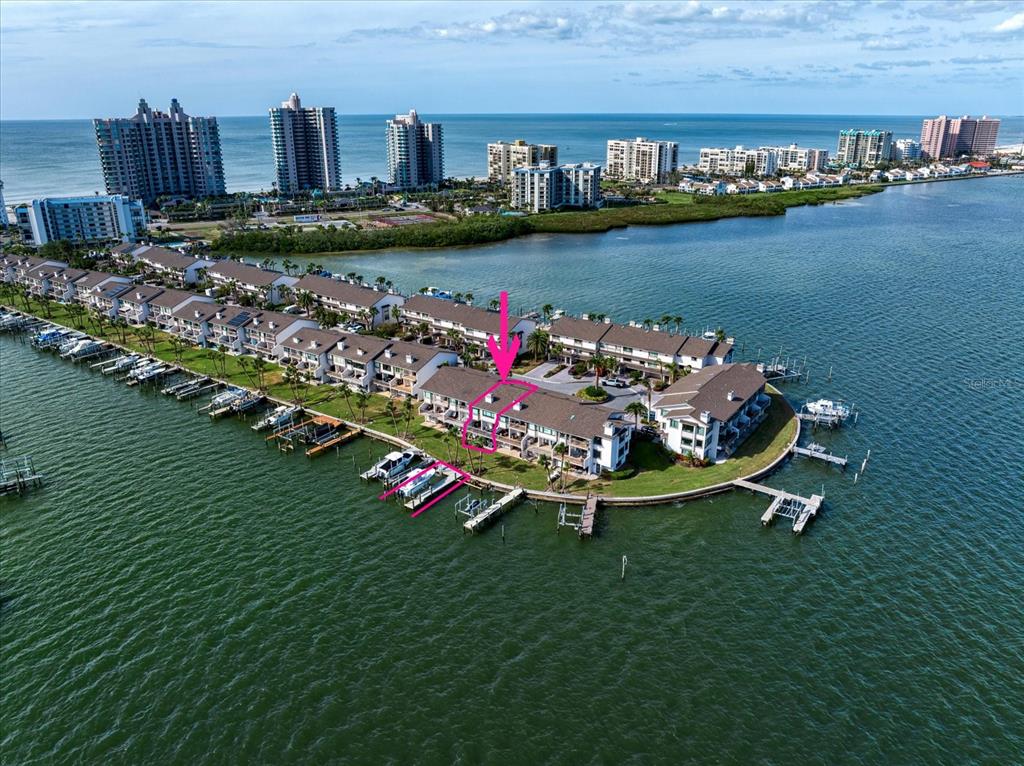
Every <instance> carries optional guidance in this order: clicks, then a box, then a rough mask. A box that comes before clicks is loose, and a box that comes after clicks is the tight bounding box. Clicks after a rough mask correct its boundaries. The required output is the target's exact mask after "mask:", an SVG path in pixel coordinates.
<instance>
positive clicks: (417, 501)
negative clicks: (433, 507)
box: [405, 467, 465, 516]
mask: <svg viewBox="0 0 1024 766" xmlns="http://www.w3.org/2000/svg"><path fill="white" fill-rule="evenodd" d="M464 482H465V479H464V477H463V476H462V475H461V474H459V473H457V472H455V471H453V470H452V469H451V468H447V467H444V468H440V469H439V470H438V471H437V474H436V476H434V477H431V479H430V481H428V482H427V484H426V488H425V489H424V490H423V491H422V492H418V493H417V494H416V495H414V496H413V497H411V498H410V499H409V500H407V501H406V502H405V507H406V508H408V509H409V510H410V511H415V510H416V509H417V508H419V507H420V506H422V505H425V504H426V503H427V502H428V501H430V500H434V499H436V500H440V499H441V498H442V497H444V496H445V495H447V494H450V493H451V492H454V491H455V490H456V489H458V488H459V486H460V485H461V484H463V483H464ZM413 515H414V516H415V515H416V514H413Z"/></svg>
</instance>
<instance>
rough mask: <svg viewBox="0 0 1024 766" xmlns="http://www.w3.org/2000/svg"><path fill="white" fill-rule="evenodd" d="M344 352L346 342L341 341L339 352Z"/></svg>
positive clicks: (339, 342)
mask: <svg viewBox="0 0 1024 766" xmlns="http://www.w3.org/2000/svg"><path fill="white" fill-rule="evenodd" d="M344 350H345V341H343V340H339V341H338V351H344Z"/></svg>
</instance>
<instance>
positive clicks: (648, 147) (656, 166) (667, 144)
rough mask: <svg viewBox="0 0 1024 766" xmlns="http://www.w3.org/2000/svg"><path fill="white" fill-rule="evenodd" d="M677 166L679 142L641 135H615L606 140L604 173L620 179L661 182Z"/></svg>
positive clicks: (666, 178)
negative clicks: (656, 139)
mask: <svg viewBox="0 0 1024 766" xmlns="http://www.w3.org/2000/svg"><path fill="white" fill-rule="evenodd" d="M678 167H679V144H677V143H676V142H675V141H650V140H648V139H646V138H644V137H642V136H638V137H637V138H635V139H628V138H618V139H612V140H610V141H609V142H608V155H607V161H606V162H605V175H606V176H607V177H608V178H615V179H618V180H621V181H640V182H642V183H665V182H666V181H667V180H668V175H669V174H670V173H672V172H673V171H675V170H676V168H678Z"/></svg>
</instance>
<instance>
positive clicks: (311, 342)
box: [309, 340, 320, 348]
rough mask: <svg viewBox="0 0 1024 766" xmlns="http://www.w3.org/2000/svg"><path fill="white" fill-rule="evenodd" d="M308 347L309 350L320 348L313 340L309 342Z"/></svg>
mask: <svg viewBox="0 0 1024 766" xmlns="http://www.w3.org/2000/svg"><path fill="white" fill-rule="evenodd" d="M309 347H310V348H320V344H319V343H317V342H316V341H315V340H311V341H310V342H309Z"/></svg>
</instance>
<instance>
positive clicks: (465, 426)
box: [462, 380, 540, 455]
mask: <svg viewBox="0 0 1024 766" xmlns="http://www.w3.org/2000/svg"><path fill="white" fill-rule="evenodd" d="M504 385H509V386H516V385H519V386H526V388H528V389H529V391H527V392H526V393H524V394H523V395H522V396H520V397H518V398H516V399H513V400H512V401H511V402H509V403H508V404H507V405H505V407H503V408H502V409H500V410H498V414H497V415H495V416H494V425H493V426H491V447H490V448H487V447H478V446H476V445H475V444H470V443H469V424H470V422H472V420H473V410H475V409H477V405H478V404H480V402H482V401H483V400H484V399H486V398H487V395H488V394H490V393H492V392H494V391H496V390H497V389H498V388H499V387H501V386H504ZM538 390H540V389H539V387H538V386H536V385H535V384H533V383H530V382H529V381H526V380H499V381H498V382H497V383H495V384H494V385H493V386H491V387H490V388H488V389H487V390H486V391H484V392H483V393H482V394H480V396H478V397H477V398H476V399H474V400H473V401H472V402H470V403H469V414H468V415H467V416H466V419H465V420H464V421H463V423H462V446H463V447H465V448H466V449H471V450H476V451H477V452H483V453H484V454H486V455H490V454H493V453H495V452H497V451H498V424H499V423H500V422H501V416H502V415H504V414H505V413H506V412H508V411H509V410H511V409H512V408H513V407H515V406H516V405H517V404H519V402H521V401H523V400H524V399H525V398H526V397H528V396H529V395H530V394H535V393H537V391H538Z"/></svg>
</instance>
